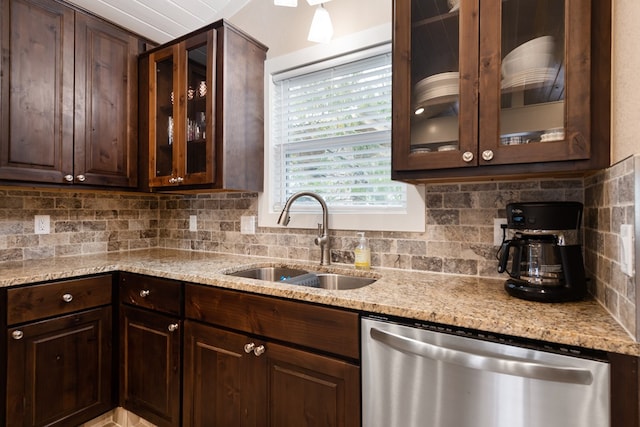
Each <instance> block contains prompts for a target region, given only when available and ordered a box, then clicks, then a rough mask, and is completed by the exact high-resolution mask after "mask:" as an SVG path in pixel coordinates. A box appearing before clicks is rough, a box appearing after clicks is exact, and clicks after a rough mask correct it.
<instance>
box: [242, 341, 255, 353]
mask: <svg viewBox="0 0 640 427" xmlns="http://www.w3.org/2000/svg"><path fill="white" fill-rule="evenodd" d="M254 348H256V345H255V344H254V343H252V342H250V343H248V344H245V345H244V352H245V353H251V352H252V351H253V349H254Z"/></svg>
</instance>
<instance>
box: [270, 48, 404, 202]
mask: <svg viewBox="0 0 640 427" xmlns="http://www.w3.org/2000/svg"><path fill="white" fill-rule="evenodd" d="M315 68H316V69H317V68H318V67H317V64H316V67H315ZM291 75H292V73H291V72H287V76H291ZM274 77H275V78H274V80H275V82H274V83H275V99H274V105H273V108H274V112H275V114H274V120H273V123H272V126H273V127H272V130H273V138H274V145H273V150H274V151H273V159H274V180H275V181H274V183H273V190H274V191H275V195H274V198H273V201H274V206H273V209H274V210H279V209H281V208H282V206H283V205H284V202H285V201H286V199H287V198H289V197H290V196H291V195H292V194H294V193H295V192H297V191H302V190H305V191H315V192H317V193H319V194H320V195H322V196H323V197H324V199H325V200H326V202H327V204H328V205H329V206H331V209H332V212H336V211H347V212H348V211H350V210H352V208H357V210H358V211H359V212H363V210H366V211H376V210H382V208H384V210H385V211H386V212H388V210H389V209H394V208H396V209H403V208H405V206H406V186H405V185H404V184H402V183H399V182H394V181H391V54H390V53H384V54H376V55H375V56H370V57H366V58H364V59H358V60H355V61H352V62H349V63H345V64H342V65H338V66H332V67H330V68H326V69H320V70H319V71H313V72H310V73H306V74H302V75H297V76H293V77H286V78H283V79H280V80H279V79H278V76H274ZM305 201H306V199H300V201H299V202H298V203H296V204H297V205H298V204H303V203H304V202H305ZM309 204H310V205H314V204H315V202H314V201H313V200H311V199H309Z"/></svg>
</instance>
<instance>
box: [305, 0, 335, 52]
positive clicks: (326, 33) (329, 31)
mask: <svg viewBox="0 0 640 427" xmlns="http://www.w3.org/2000/svg"><path fill="white" fill-rule="evenodd" d="M307 1H308V0H307ZM332 36H333V24H332V23H331V17H330V16H329V12H328V11H327V9H325V8H324V6H322V4H320V6H318V7H317V8H316V12H315V14H314V15H313V21H311V28H309V36H308V37H307V40H309V41H310V42H316V43H329V42H330V41H331V37H332Z"/></svg>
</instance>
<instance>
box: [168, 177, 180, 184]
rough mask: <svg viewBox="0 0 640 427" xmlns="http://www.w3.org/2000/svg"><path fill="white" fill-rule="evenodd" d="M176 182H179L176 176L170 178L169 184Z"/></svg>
mask: <svg viewBox="0 0 640 427" xmlns="http://www.w3.org/2000/svg"><path fill="white" fill-rule="evenodd" d="M176 182H178V179H177V178H174V177H171V178H169V184H175V183H176Z"/></svg>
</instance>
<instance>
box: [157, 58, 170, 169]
mask: <svg viewBox="0 0 640 427" xmlns="http://www.w3.org/2000/svg"><path fill="white" fill-rule="evenodd" d="M173 96H174V94H173V58H171V57H170V58H167V59H165V60H163V61H159V62H156V176H157V177H160V176H171V174H172V164H173V153H172V146H173Z"/></svg>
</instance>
